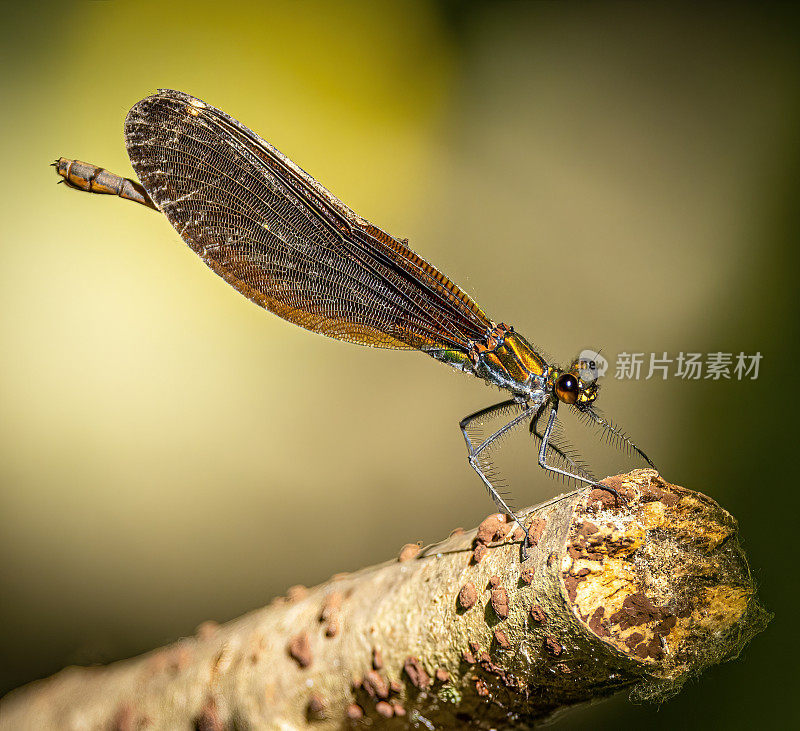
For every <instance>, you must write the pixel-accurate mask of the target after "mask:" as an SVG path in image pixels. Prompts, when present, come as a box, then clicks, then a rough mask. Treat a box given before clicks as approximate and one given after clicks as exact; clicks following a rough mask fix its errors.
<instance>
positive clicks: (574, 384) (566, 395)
mask: <svg viewBox="0 0 800 731" xmlns="http://www.w3.org/2000/svg"><path fill="white" fill-rule="evenodd" d="M578 390H579V389H578V379H577V378H575V376H573V375H572V374H570V373H564V374H563V375H561V376H559V377H558V380H557V381H556V396H558V400H559V401H563V402H564V403H565V404H574V403H575V402H576V401H577V400H578Z"/></svg>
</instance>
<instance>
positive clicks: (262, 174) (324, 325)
mask: <svg viewBox="0 0 800 731" xmlns="http://www.w3.org/2000/svg"><path fill="white" fill-rule="evenodd" d="M125 142H126V145H127V148H128V154H129V155H130V158H131V163H132V164H133V168H134V170H136V174H137V175H138V176H139V180H141V182H142V184H143V185H144V187H145V189H146V190H147V192H148V193H149V195H150V197H151V198H152V199H153V200H154V201H155V202H156V204H157V205H158V207H159V209H160V210H161V211H162V212H163V213H164V215H166V216H167V218H168V219H169V221H170V223H171V224H172V225H173V226H174V227H175V229H176V230H177V231H178V233H179V234H180V235H181V236H182V237H183V239H184V241H186V243H187V244H189V246H190V247H191V248H192V249H193V250H194V251H195V252H196V253H197V254H199V255H200V257H202V259H203V261H205V262H206V264H208V266H209V267H211V269H213V270H214V271H215V272H216V273H217V274H219V275H220V276H221V277H223V278H224V279H225V280H226V281H227V282H228V283H229V284H231V285H233V287H235V288H236V289H237V290H238V291H239V292H241V293H242V294H244V295H245V296H246V297H248V298H249V299H251V300H252V301H253V302H255V303H256V304H258V305H261V306H262V307H264V308H266V309H268V310H270V311H272V312H274V313H275V314H277V315H280V316H281V317H283V318H284V319H286V320H289V321H290V322H294V323H296V324H297V325H301V326H302V327H305V328H307V329H309V330H312V331H314V332H318V333H322V334H323V335H328V336H330V337H333V338H338V339H340V340H348V341H350V342H353V343H359V344H361V345H371V346H377V347H383V348H419V349H423V350H439V349H459V350H465V349H467V348H468V346H469V342H470V341H471V340H477V339H480V338H482V337H483V336H484V335H485V334H486V331H487V330H488V329H490V328H491V327H492V326H493V324H492V323H491V322H490V321H489V319H488V318H487V317H486V315H485V314H484V313H483V312H482V311H481V309H480V308H479V307H478V306H477V305H476V304H475V303H474V302H473V301H472V300H471V299H470V298H469V297H468V296H467V295H466V294H465V293H464V292H462V291H461V290H460V289H459V288H458V287H457V286H456V285H455V284H453V283H452V282H451V281H450V280H449V279H447V277H445V276H444V275H443V274H442V273H441V272H439V271H438V270H437V269H435V268H434V267H433V266H431V265H430V264H428V263H427V262H426V261H424V260H423V259H422V258H420V257H419V256H417V255H416V254H415V253H414V252H413V251H411V250H410V249H408V248H407V247H406V246H404V245H403V244H402V243H401V242H399V241H397V240H396V239H394V238H392V237H391V236H389V235H388V234H386V233H384V232H383V231H381V230H380V229H378V228H377V227H375V226H373V225H371V224H370V223H369V222H368V221H365V220H364V219H363V218H361V217H360V216H358V215H356V214H355V213H354V212H353V211H351V210H350V209H349V208H348V207H347V206H346V205H344V204H343V203H342V202H341V201H340V200H338V199H337V198H336V197H335V196H334V195H333V194H331V193H330V192H329V191H328V190H326V189H325V188H323V187H322V186H321V185H320V184H319V183H317V182H316V181H315V180H314V179H313V178H312V177H311V176H310V175H308V174H307V173H306V172H305V171H303V170H302V169H301V168H300V167H298V166H297V165H295V164H294V163H293V162H292V161H291V160H289V159H288V158H287V157H286V156H284V155H283V154H281V153H280V152H279V151H278V150H276V149H275V148H274V147H272V145H270V144H269V143H267V142H265V141H264V140H262V139H261V138H260V137H258V135H256V134H255V133H253V132H252V131H250V130H249V129H248V128H247V127H245V126H244V125H242V124H240V123H239V122H237V121H236V120H235V119H232V118H231V117H229V116H228V115H227V114H225V113H224V112H221V111H220V110H218V109H215V108H214V107H212V106H210V105H208V104H205V103H204V102H201V101H200V100H199V99H195V98H194V97H191V96H189V95H187V94H184V93H182V92H179V91H171V90H161V91H159V93H158V94H155V95H154V96H150V97H148V98H146V99H143V100H142V101H140V102H139V103H138V104H136V106H134V107H133V109H131V111H130V112H129V113H128V116H127V119H126V120H125Z"/></svg>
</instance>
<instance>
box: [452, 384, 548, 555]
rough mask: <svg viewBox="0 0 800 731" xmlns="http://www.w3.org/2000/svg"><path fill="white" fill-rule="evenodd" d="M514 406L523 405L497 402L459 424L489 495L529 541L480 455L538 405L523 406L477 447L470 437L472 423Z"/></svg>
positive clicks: (471, 460)
mask: <svg viewBox="0 0 800 731" xmlns="http://www.w3.org/2000/svg"><path fill="white" fill-rule="evenodd" d="M513 406H521V404H520V403H519V402H518V401H516V400H515V399H511V400H509V401H503V402H502V403H500V404H495V405H494V406H489V407H487V408H485V409H481V410H480V411H476V412H475V413H474V414H470V415H469V416H467V417H465V418H464V419H462V420H461V423H460V424H459V426H460V427H461V433H462V434H463V435H464V441H465V442H466V443H467V450H468V451H469V464H470V466H471V467H472V469H473V470H475V472H476V473H477V474H478V477H480V478H481V481H482V482H483V484H484V485H485V486H486V489H487V490H488V491H489V496H490V497H491V498H492V500H493V501H494V504H495V505H497V507H498V508H500V510H502V511H503V512H504V513H506V514H507V515H510V516H511V517H512V518H513V519H514V521H515V522H516V523H517V525H519V527H520V528H522V530H523V531H524V533H525V539H526V541H527V538H528V531H527V529H526V528H525V526H524V525H523V524H522V522H521V521H520V519H519V518H518V517H517V515H516V513H515V512H514V511H513V510H512V509H511V508H510V507H509V505H508V503H506V501H505V500H504V499H503V496H502V495H501V494H500V492H499V491H498V490H497V488H496V487H495V486H494V485H493V484H492V482H491V480H490V479H489V476H488V475H487V474H486V472H485V469H484V465H482V464H481V461H480V455H481V453H482V452H484V451H486V450H487V449H488V448H489V447H490V446H491V445H492V443H493V442H496V441H497V440H498V439H499V438H500V437H502V436H503V434H505V433H507V432H508V431H509V430H511V429H513V428H514V427H515V426H517V424H519V423H520V422H521V421H524V420H525V419H527V418H529V417H530V416H531V414H533V413H534V411H536V410H537V409H538V408H540V407H539V406H538V405H536V406H522V409H523V410H522V412H521V413H520V414H518V415H517V416H515V417H514V418H513V419H511V421H509V422H508V423H507V424H505V425H504V426H502V427H501V428H500V429H498V430H497V431H496V432H494V433H493V434H491V435H490V436H489V437H487V438H486V439H484V440H483V441H482V442H481V443H480V444H478V446H477V447H476V446H475V445H474V444H473V443H472V440H471V439H470V437H469V434H468V431H467V430H468V429H469V426H470V424H472V423H473V422H475V421H477V420H478V419H482V418H484V417H486V416H490V415H491V414H493V413H496V412H500V411H503V410H504V409H508V408H510V407H513Z"/></svg>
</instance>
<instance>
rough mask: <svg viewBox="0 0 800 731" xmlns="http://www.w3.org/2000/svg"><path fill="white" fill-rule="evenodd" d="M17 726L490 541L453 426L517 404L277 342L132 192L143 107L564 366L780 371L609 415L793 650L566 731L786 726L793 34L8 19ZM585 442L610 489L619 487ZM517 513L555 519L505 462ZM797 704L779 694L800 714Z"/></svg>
mask: <svg viewBox="0 0 800 731" xmlns="http://www.w3.org/2000/svg"><path fill="white" fill-rule="evenodd" d="M2 21H3V22H2V30H0V33H2V39H3V46H2V47H3V52H4V56H5V59H4V63H3V66H2V71H0V80H1V81H2V99H3V111H2V119H3V126H2V129H3V132H2V136H0V146H1V149H2V158H1V159H2V165H3V174H2V176H1V179H2V182H1V183H0V185H2V195H0V207H2V216H0V221H2V243H1V244H0V342H2V359H0V552H1V553H2V569H1V570H2V574H1V575H0V580H1V581H2V584H0V647H2V658H0V690H4V691H5V690H8V689H11V688H13V687H15V686H17V685H20V684H22V683H24V682H27V681H29V680H32V679H34V678H37V677H41V676H43V675H46V674H49V673H52V672H54V671H56V670H57V669H59V668H60V667H62V666H64V665H65V664H69V663H82V664H86V663H95V662H107V661H110V660H113V659H116V658H120V657H125V656H129V655H132V654H135V653H139V652H142V651H145V650H147V649H150V648H152V647H154V646H157V645H158V644H162V643H166V642H169V641H170V640H172V639H174V638H176V637H179V636H182V635H187V634H190V633H192V631H193V630H194V628H195V627H196V625H198V624H199V623H200V622H202V621H203V620H206V619H216V620H219V621H225V620H227V619H230V618H233V617H236V616H237V615H239V614H241V613H243V612H246V611H248V610H250V609H253V608H256V607H258V606H261V605H263V604H264V603H266V602H267V601H269V599H270V598H272V597H274V596H275V595H277V594H279V593H281V592H283V591H285V589H286V588H287V587H288V586H290V585H291V584H295V583H303V584H306V585H312V584H315V583H318V582H321V581H323V580H325V579H326V578H327V577H329V576H330V575H331V574H333V573H335V572H339V571H347V570H353V569H356V568H359V567H361V566H364V565H368V564H370V563H375V562H379V561H383V560H385V559H387V558H390V557H391V556H393V555H395V553H396V552H397V550H398V549H399V548H400V546H401V545H402V544H404V543H406V542H410V541H416V540H422V541H424V542H426V543H427V542H432V541H435V540H437V539H439V538H442V537H444V536H445V535H447V533H448V532H449V531H450V530H451V529H452V528H454V527H456V526H458V525H464V526H470V525H474V524H475V523H476V522H477V521H479V520H480V519H481V518H482V517H483V516H484V515H485V514H486V513H488V512H490V511H491V510H492V507H493V506H492V504H491V503H490V502H489V500H488V498H487V496H486V495H485V493H484V492H483V490H482V488H481V486H480V483H479V481H478V479H477V477H476V476H475V475H474V474H473V473H472V472H471V471H470V469H469V468H468V465H467V461H466V454H465V449H464V444H463V441H462V438H461V435H460V433H459V431H458V427H457V424H458V420H459V419H460V418H461V417H462V416H464V415H466V414H467V413H469V412H471V411H474V410H476V409H478V408H481V407H483V406H486V405H488V404H490V403H492V402H493V401H495V400H498V399H499V397H500V394H498V392H497V391H496V390H493V389H492V390H487V389H486V388H485V387H484V386H483V385H481V383H479V382H477V381H475V380H474V379H469V378H467V377H465V376H461V375H458V374H456V373H455V372H454V371H451V370H450V369H448V368H446V367H444V366H442V365H440V364H437V363H435V362H434V361H432V360H430V359H429V358H426V357H425V356H423V355H420V354H415V353H407V352H388V351H377V350H370V349H366V348H358V347H355V346H351V345H348V344H344V343H339V342H335V341H331V340H327V339H325V338H322V337H319V336H315V335H312V334H310V333H307V332H305V331H303V330H301V329H299V328H297V327H295V326H292V325H289V324H287V323H285V322H283V321H281V320H279V319H278V318H276V317H274V316H271V315H269V314H267V313H264V312H263V311H260V310H259V309H258V308H256V307H254V306H253V305H252V304H250V303H249V302H247V301H246V300H245V299H244V298H242V297H241V296H239V295H238V294H237V293H236V292H234V291H233V290H232V289H230V288H229V287H228V286H227V285H226V284H224V282H222V280H220V279H218V278H216V277H214V276H213V275H212V274H211V273H210V272H209V271H208V270H207V269H206V268H205V267H204V265H203V264H202V263H201V262H200V261H199V259H197V258H196V257H195V255H194V254H193V253H192V252H191V251H190V250H189V249H188V248H187V247H186V246H185V245H183V243H182V242H181V241H180V240H179V238H178V237H177V235H176V233H175V232H174V231H173V229H172V228H171V227H170V226H169V225H168V223H167V221H166V220H165V219H163V218H162V217H161V216H159V215H158V214H156V213H154V212H152V211H148V210H146V209H144V208H141V207H139V206H135V205H133V204H129V203H126V202H123V201H120V200H115V199H113V198H101V197H99V196H89V195H82V194H78V193H75V192H73V191H70V190H69V189H67V188H66V187H64V186H57V185H56V184H55V183H56V176H55V174H54V172H53V170H52V168H50V167H48V164H49V163H50V162H51V161H52V160H53V159H55V158H56V157H59V156H62V155H63V156H67V157H75V158H79V159H83V160H88V161H90V162H95V163H97V164H100V165H102V166H104V167H107V168H109V169H110V170H113V171H115V172H119V173H122V174H124V175H130V174H131V169H130V165H129V163H128V159H127V155H126V152H125V147H124V142H123V137H122V122H123V119H124V117H125V114H126V112H127V110H128V109H129V108H130V107H131V106H132V105H133V104H134V103H135V102H136V101H137V100H139V99H140V98H142V97H144V96H146V95H148V94H150V93H151V92H153V91H154V90H155V89H156V88H158V87H167V88H175V89H181V90H184V91H187V92H189V93H192V94H194V95H196V96H198V97H200V98H201V99H204V100H206V101H207V102H210V103H211V104H214V105H215V106H218V107H220V108H222V109H224V110H225V111H227V112H228V113H229V114H231V115H233V116H235V117H236V118H238V119H240V120H241V121H243V122H244V123H245V124H247V125H248V126H250V127H251V128H253V129H254V130H256V131H257V132H258V133H259V134H261V135H262V136H263V137H265V138H266V139H268V140H269V141H270V142H272V143H273V144H274V145H276V146H277V147H278V148H279V149H281V150H282V151H283V152H284V153H286V154H287V155H289V156H290V157H291V158H293V159H294V160H295V161H296V162H298V163H299V164H300V165H302V166H303V167H304V168H305V169H306V170H308V171H309V172H310V173H311V174H312V175H314V176H315V177H316V178H317V179H318V180H320V181H321V182H322V183H323V184H324V185H326V186H327V187H329V188H330V189H331V190H332V191H333V192H334V193H336V194H337V195H338V196H339V197H340V198H342V199H343V200H344V201H345V202H346V203H347V204H348V205H350V206H351V207H352V208H353V209H354V210H356V211H358V212H359V213H360V214H361V215H363V216H365V217H366V218H368V219H369V220H371V221H373V222H374V223H376V224H377V225H379V226H381V227H383V228H385V229H386V230H387V231H389V232H390V233H392V234H394V235H396V236H402V237H408V238H409V239H410V241H411V246H412V247H413V248H414V249H415V250H417V251H418V252H419V253H421V254H422V255H423V256H425V257H426V258H428V259H429V260H431V261H432V262H433V263H435V264H436V265H437V266H439V267H440V268H441V269H442V270H443V271H444V272H445V273H446V274H448V275H449V276H450V277H452V278H453V279H454V281H456V282H457V283H458V284H459V285H461V286H462V287H463V288H464V289H466V291H468V292H469V293H470V294H472V295H473V296H474V297H475V298H476V299H477V300H478V302H479V303H480V304H481V306H482V307H483V308H484V309H486V311H487V312H488V313H489V314H490V315H491V316H492V317H493V318H495V319H496V320H498V321H499V320H502V321H505V322H508V323H511V324H513V325H514V326H515V327H516V328H517V329H518V330H519V331H520V332H522V333H524V334H525V335H526V336H527V337H529V339H531V340H532V341H533V342H536V343H538V344H541V346H542V347H543V348H545V349H546V350H547V351H548V352H550V353H554V354H555V355H556V356H557V358H558V359H559V360H562V361H568V360H569V359H570V358H571V357H572V356H574V355H575V354H576V353H577V352H578V351H579V350H581V349H582V348H585V347H603V349H604V353H606V354H609V355H611V356H612V357H613V356H614V355H616V354H617V353H619V352H621V351H629V352H631V351H636V352H645V353H650V352H656V353H659V354H660V353H662V352H664V351H666V352H668V353H671V354H673V355H674V354H675V353H677V352H679V351H696V352H702V353H708V352H714V351H723V352H734V353H738V352H739V351H745V352H746V353H754V352H756V351H760V352H761V353H762V354H763V356H764V360H763V362H762V367H761V373H760V377H759V379H758V380H757V381H745V382H738V381H736V380H733V381H731V382H712V381H706V380H703V381H699V382H696V381H691V382H687V381H681V380H677V379H670V380H667V381H661V380H649V381H645V380H640V381H618V380H614V379H606V384H605V387H604V389H603V393H602V394H601V397H600V399H601V400H600V401H599V402H598V404H599V405H600V406H601V407H603V408H604V409H605V410H606V412H607V413H608V414H610V415H611V416H612V417H613V418H615V419H616V420H618V421H619V422H620V423H621V424H622V425H623V426H624V427H625V428H626V429H627V430H628V431H630V433H631V434H632V435H633V436H634V437H635V438H636V439H637V441H638V442H639V443H640V444H641V445H642V446H643V447H644V448H645V449H646V450H647V451H648V453H650V455H651V456H652V457H653V459H654V460H655V461H656V462H657V464H659V466H660V467H661V469H662V471H663V473H664V475H665V476H666V477H667V478H668V479H670V480H672V481H673V482H676V483H678V484H683V485H685V486H687V487H691V488H693V489H697V490H701V491H703V492H706V493H708V494H709V495H711V496H712V497H714V498H715V499H717V500H718V501H719V502H721V503H722V505H724V506H725V507H727V508H728V509H729V510H731V512H732V513H733V514H734V515H735V516H737V517H738V519H739V521H740V527H741V531H742V537H743V541H744V544H745V547H746V550H747V551H748V553H749V556H750V558H751V562H752V568H753V571H754V574H755V577H756V581H757V583H758V584H759V585H760V587H761V594H762V597H763V599H764V602H765V603H766V605H767V607H768V608H769V609H771V610H773V611H775V612H776V618H775V620H774V621H773V623H772V624H771V625H770V626H769V628H768V629H767V631H766V632H765V633H764V634H763V635H761V636H759V637H757V638H756V639H755V640H754V642H753V643H752V645H751V646H750V647H748V648H747V649H746V650H745V651H744V653H743V654H742V656H741V658H740V659H739V660H737V661H736V662H733V663H728V664H727V665H724V666H722V667H719V668H716V669H714V670H713V671H711V672H709V673H708V674H707V675H706V676H705V677H703V678H702V679H700V681H699V682H698V683H696V684H693V685H691V686H690V687H688V688H686V690H685V691H684V692H683V693H682V694H681V695H680V696H679V697H678V698H676V699H675V700H673V701H670V702H668V703H667V704H665V705H664V706H662V707H661V708H660V709H658V708H657V707H655V706H633V705H631V704H630V703H628V701H627V700H626V699H625V697H624V696H619V697H617V698H615V699H612V700H610V701H607V702H605V703H603V704H600V705H597V706H593V707H591V708H584V709H579V710H576V711H573V712H571V713H569V714H567V715H565V716H563V717H562V718H560V719H559V720H558V721H557V722H556V723H555V725H554V727H555V728H565V729H566V728H603V727H622V726H628V727H633V728H642V727H648V728H659V729H660V728H664V729H667V728H670V729H671V728H708V727H712V726H713V727H717V728H719V727H727V728H756V727H758V728H783V727H787V725H791V723H787V722H788V721H789V719H790V717H791V714H792V713H796V711H795V710H794V708H793V706H790V705H789V703H788V702H787V701H786V700H784V691H785V688H786V685H787V683H789V682H790V679H791V678H792V677H794V681H796V671H794V676H793V671H792V670H791V661H790V660H789V659H788V658H789V647H788V642H789V640H790V639H796V632H795V631H794V629H793V628H794V626H795V619H794V610H793V606H792V604H791V603H790V598H791V597H790V593H791V592H792V591H793V589H792V586H793V584H794V583H796V582H795V579H794V574H793V573H792V572H791V571H790V569H789V566H790V564H789V560H790V558H789V556H790V555H791V552H792V548H791V547H790V545H791V544H793V543H794V534H795V532H796V529H795V528H794V526H793V523H792V519H791V512H790V510H789V509H788V508H787V505H788V504H789V503H791V502H793V501H794V493H795V491H796V489H797V486H796V477H795V476H794V474H795V462H796V460H795V459H794V458H793V449H794V446H795V441H796V440H795V438H794V430H795V429H796V423H797V419H796V414H795V412H796V406H795V402H796V400H797V396H796V391H797V387H796V381H797V378H798V376H797V368H798V362H799V361H798V355H799V354H798V344H797V335H798V328H797V324H798V323H797V315H796V313H797V301H796V299H797V297H796V295H797V291H798V288H797V284H796V276H797V256H796V250H797V247H798V243H799V242H798V216H797V212H798V210H800V208H799V207H798V202H799V201H798V190H800V155H799V154H798V153H799V152H800V149H798V140H799V139H800V137H798V129H799V128H800V127H799V125H798V123H799V122H800V105H799V104H798V100H799V99H798V88H799V87H798V82H800V73H798V72H799V70H800V64H798V61H799V60H800V59H799V58H798V56H799V55H800V54H798V40H800V33H799V32H798V31H799V30H800V28H799V27H798V22H797V18H796V16H795V15H794V14H793V13H792V12H791V11H790V10H789V9H788V6H764V5H759V6H755V5H753V6H737V5H733V4H730V3H726V4H719V5H695V4H687V5H676V4H670V5H659V4H638V3H621V4H616V3H614V4H610V3H530V4H529V3H523V2H513V3H502V2H465V3H459V2H455V1H452V2H393V3H383V2H347V1H343V0H339V1H337V2H302V1H301V2H282V3H275V2H263V3H238V2H229V3H219V2H215V3H209V2H191V3H189V2H178V3H162V2H150V1H146V2H135V3H134V2H115V1H113V0H106V1H103V0H95V1H90V0H62V1H61V2H57V3H55V2H53V3H36V4H19V5H18V6H16V7H14V6H12V5H11V4H9V3H7V4H4V6H3V10H2ZM576 436H577V443H578V445H579V446H580V447H581V449H582V451H583V452H584V454H585V455H586V456H588V457H589V458H590V460H591V461H592V463H593V464H596V465H598V470H599V471H600V472H602V473H613V472H617V471H621V470H625V469H627V468H629V467H631V466H633V465H634V464H635V463H634V462H632V461H630V460H627V459H625V458H624V457H623V456H622V455H620V454H614V453H612V452H609V451H608V449H606V448H604V447H603V446H602V444H599V443H598V442H597V440H596V439H595V437H594V435H593V434H592V433H590V432H585V433H580V432H576ZM508 461H509V469H510V472H511V474H513V475H514V494H515V498H516V501H517V504H518V505H520V506H522V505H528V504H532V503H536V502H539V501H541V500H544V499H546V498H548V497H550V496H552V495H554V494H556V493H557V492H558V491H559V490H560V487H559V485H558V484H557V483H555V482H553V481H552V480H550V479H548V478H547V477H546V476H544V475H543V474H542V473H541V471H540V470H539V469H538V468H537V467H536V465H535V457H534V453H533V450H532V448H531V446H530V445H529V444H527V443H525V442H524V440H522V441H521V442H520V443H519V444H517V445H516V446H514V445H512V448H511V449H509V451H508ZM794 681H791V682H794Z"/></svg>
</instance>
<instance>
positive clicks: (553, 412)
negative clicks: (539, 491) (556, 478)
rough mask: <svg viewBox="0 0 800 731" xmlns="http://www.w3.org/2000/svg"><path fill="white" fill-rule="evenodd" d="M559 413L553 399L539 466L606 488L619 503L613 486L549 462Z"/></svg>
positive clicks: (543, 438) (593, 485) (556, 402)
mask: <svg viewBox="0 0 800 731" xmlns="http://www.w3.org/2000/svg"><path fill="white" fill-rule="evenodd" d="M557 415H558V401H552V402H551V407H550V418H549V419H548V420H547V428H546V429H545V430H544V436H543V437H542V444H541V446H540V447H539V466H540V467H542V468H543V469H546V470H549V471H550V472H555V473H556V474H559V475H564V476H565V477H569V478H572V479H574V480H580V481H581V482H585V483H587V484H589V485H591V486H592V487H598V488H600V489H601V490H605V491H606V492H610V493H611V494H612V495H613V496H614V499H615V500H616V502H617V505H619V493H618V492H617V491H616V490H615V489H614V488H613V487H609V486H608V485H604V484H602V483H601V482H597V481H596V480H590V479H587V478H586V477H583V476H581V475H576V474H574V473H572V472H567V471H566V470H562V469H559V468H558V467H554V466H552V465H549V464H547V460H546V459H545V457H546V455H547V448H548V442H549V441H550V434H551V433H552V431H553V425H554V424H555V422H556V416H557Z"/></svg>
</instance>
